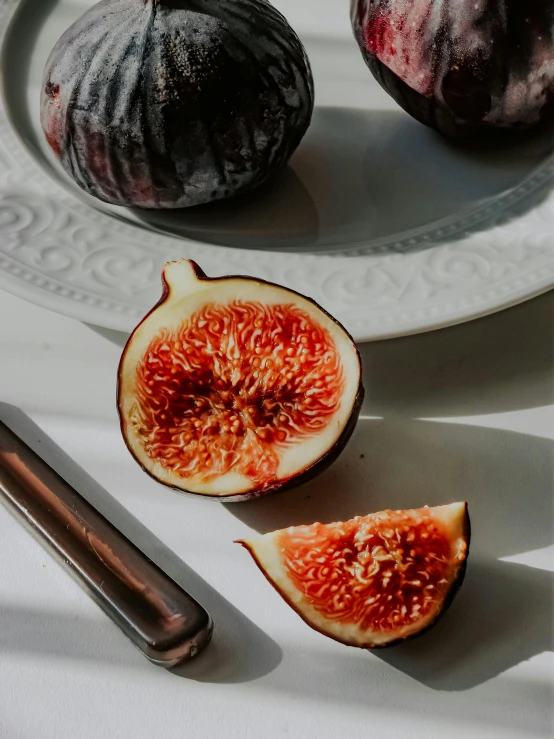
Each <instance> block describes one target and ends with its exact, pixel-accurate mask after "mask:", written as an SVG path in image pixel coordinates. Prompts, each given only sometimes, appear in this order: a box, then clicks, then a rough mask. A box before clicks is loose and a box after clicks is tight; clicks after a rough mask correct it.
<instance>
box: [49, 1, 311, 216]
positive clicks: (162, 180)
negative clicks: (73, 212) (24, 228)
mask: <svg viewBox="0 0 554 739" xmlns="http://www.w3.org/2000/svg"><path fill="white" fill-rule="evenodd" d="M313 104H314V100H313V79H312V75H311V71H310V66H309V62H308V59H307V57H306V54H305V51H304V48H303V46H302V44H301V43H300V41H299V39H298V37H297V36H296V34H295V33H294V31H293V30H292V28H291V27H290V26H289V25H288V23H287V22H286V20H285V19H284V17H283V16H282V15H281V14H280V13H278V11H277V10H275V9H274V8H273V7H272V6H271V5H270V4H269V2H266V0H216V1H214V0H141V1H140V2H138V1H137V0H102V1H101V2H99V3H98V4H97V5H94V6H93V7H91V8H90V9H89V10H88V11H87V12H86V13H85V14H84V15H83V16H82V17H81V18H80V19H79V20H78V21H76V23H74V24H73V25H72V26H71V28H69V29H68V30H67V31H66V32H65V34H64V35H63V36H62V37H61V39H60V40H59V41H58V43H57V44H56V46H55V47H54V49H53V51H52V53H51V55H50V58H49V59H48V62H47V65H46V69H45V72H44V80H43V86H42V96H41V123H42V128H43V130H44V133H45V136H46V139H47V141H48V143H49V145H50V147H51V149H52V150H53V152H54V153H55V155H56V156H57V157H58V159H59V161H60V163H61V165H62V167H63V168H64V170H65V171H66V172H67V174H69V175H70V177H72V179H73V180H74V181H75V182H76V183H77V185H79V186H80V187H81V188H82V189H83V190H85V191H86V192H87V193H89V194H90V195H92V196H93V197H95V198H98V199H99V200H102V201H105V202H108V203H111V204H114V205H120V206H128V207H136V208H143V209H164V208H186V207H190V206H194V205H199V204H203V203H207V202H211V201H214V200H219V199H222V198H227V197H231V196H234V195H237V194H239V193H245V192H248V191H250V190H252V189H254V188H256V187H258V186H259V185H261V184H263V183H264V182H265V181H267V180H268V179H270V178H271V177H273V176H275V174H276V173H277V172H279V171H280V170H281V169H282V168H283V167H284V166H285V165H286V163H287V161H288V160H289V159H290V157H291V156H292V154H293V152H294V151H295V149H296V148H297V146H298V144H299V143H300V141H301V139H302V137H303V136H304V133H305V132H306V130H307V128H308V126H309V124H310V120H311V116H312V111H313Z"/></svg>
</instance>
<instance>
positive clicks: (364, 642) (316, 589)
mask: <svg viewBox="0 0 554 739" xmlns="http://www.w3.org/2000/svg"><path fill="white" fill-rule="evenodd" d="M469 539H470V524H469V516H468V510H467V504H466V503H453V504H451V505H445V506H438V507H436V508H420V509H415V510H408V511H382V512H381V513H373V514H371V515H368V516H357V517H356V518H354V519H352V520H350V521H346V522H345V523H332V524H328V525H323V524H320V523H315V524H312V525H311V526H295V527H291V528H288V529H282V530H280V531H274V532H272V533H270V534H265V535H263V536H257V537H254V538H251V539H245V540H242V541H239V542H238V543H239V544H242V545H243V546H244V547H245V548H246V549H248V550H249V551H250V553H251V554H252V556H253V558H254V560H255V561H256V563H257V565H258V567H259V568H260V569H261V571H262V572H263V574H264V575H265V577H266V578H267V579H268V580H269V582H270V583H271V584H272V585H273V587H274V588H275V589H276V590H277V591H278V592H279V593H280V594H281V596H282V597H283V598H284V599H285V601H287V603H288V604H289V605H290V606H291V607H292V608H293V609H294V610H295V611H296V612H297V613H298V615H299V616H300V617H301V618H302V619H303V620H304V621H305V622H306V623H307V624H308V625H309V626H311V627H312V628H314V629H316V630H317V631H320V632H321V633H322V634H324V635H326V636H329V637H331V638H332V639H335V640H336V641H339V642H342V643H344V644H347V645H349V646H355V647H362V648H365V649H374V648H377V647H386V646H391V645H392V644H396V643H398V642H400V641H403V640H404V639H407V638H409V637H413V636H415V635H417V634H420V633H421V632H423V631H425V630H426V629H428V628H430V627H431V626H432V625H433V624H434V623H435V622H436V620H437V619H438V618H439V616H440V615H441V614H442V613H444V611H445V610H446V608H447V607H448V605H449V604H450V603H451V601H452V599H453V597H454V595H455V594H456V592H457V590H458V589H459V587H460V586H461V584H462V581H463V578H464V574H465V569H466V562H467V556H468V553H469Z"/></svg>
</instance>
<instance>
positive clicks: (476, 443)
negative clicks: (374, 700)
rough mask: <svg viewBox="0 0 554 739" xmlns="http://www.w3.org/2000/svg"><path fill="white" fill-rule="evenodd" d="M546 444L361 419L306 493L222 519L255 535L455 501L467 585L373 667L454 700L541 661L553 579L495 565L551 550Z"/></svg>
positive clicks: (552, 457)
mask: <svg viewBox="0 0 554 739" xmlns="http://www.w3.org/2000/svg"><path fill="white" fill-rule="evenodd" d="M553 469H554V445H553V443H552V441H551V440H549V439H542V438H538V437H533V436H528V435H525V434H519V433H512V432H507V431H500V430H496V429H490V428H481V427H475V426H464V425H459V424H449V423H433V422H426V421H411V420H401V419H397V420H391V421H383V420H370V419H362V420H361V421H360V423H359V424H358V427H357V429H356V431H355V433H354V436H353V439H352V441H351V442H350V444H349V445H348V447H347V449H346V450H345V452H344V453H343V455H342V456H341V457H340V459H339V460H338V461H337V462H336V463H335V464H334V465H333V466H332V467H331V468H330V469H329V470H327V471H326V472H325V473H323V474H322V475H321V476H320V477H318V478H317V479H316V480H314V481H312V482H310V483H308V484H307V485H305V486H303V487H301V488H299V489H297V490H296V491H291V492H287V493H283V494H281V495H279V496H276V497H274V498H266V499H261V500H259V501H254V502H252V503H244V504H241V505H236V504H235V505H232V504H228V505H227V509H228V510H229V511H230V512H231V513H232V514H233V515H234V516H236V517H237V518H239V519H240V520H241V521H243V522H244V523H246V524H247V525H248V526H250V527H252V528H253V529H255V530H257V531H260V532H264V533H265V532H267V531H273V530H275V529H279V528H284V527H286V526H291V525H297V524H302V523H311V522H313V521H323V522H329V521H337V520H339V521H340V520H346V519H349V518H351V517H353V516H355V515H363V514H364V513H370V512H372V511H379V510H383V509H386V508H394V509H404V508H416V507H420V506H423V505H431V506H432V505H441V504H444V503H448V502H452V501H456V500H466V501H468V503H469V512H470V516H471V520H472V541H471V550H470V558H469V564H468V574H467V580H466V583H465V585H464V587H463V588H462V590H461V591H460V594H459V595H458V597H457V598H456V600H455V602H454V605H453V607H452V608H451V610H450V611H449V612H448V613H447V614H446V615H445V618H444V620H443V621H442V622H440V623H439V624H438V625H437V627H436V628H435V629H433V630H432V631H431V632H430V633H429V634H427V635H426V636H425V638H423V639H421V640H420V641H418V640H414V641H413V642H407V643H406V644H405V645H401V646H399V647H396V648H394V649H392V650H390V651H386V650H385V651H379V652H377V653H376V654H377V656H378V657H379V658H380V659H382V660H385V661H386V662H387V663H389V664H390V665H392V666H394V667H396V668H397V669H399V670H401V671H402V672H405V673H406V674H407V675H410V676H411V677H413V678H415V679H417V680H418V681H420V682H422V683H424V684H425V685H427V686H429V687H432V688H435V689H440V690H452V691H455V690H465V689H468V688H471V687H473V686H476V685H479V684H480V683H483V682H485V681H487V680H489V679H490V678H492V677H494V676H495V675H499V674H501V673H502V672H504V671H505V670H507V669H508V668H510V667H513V666H515V665H517V664H519V663H520V662H522V661H525V660H527V659H530V658H531V657H533V656H534V655H536V654H540V653H541V652H544V651H547V650H551V649H553V643H552V636H553V634H552V624H553V622H554V610H553V585H554V579H553V578H554V575H553V574H552V573H550V572H546V571H543V570H536V569H533V568H530V567H525V566H523V565H520V564H514V563H510V562H502V561H498V559H497V558H498V557H504V556H508V555H514V554H518V553H521V552H526V551H529V550H533V549H537V548H541V547H546V546H548V545H549V544H551V543H552V541H553V500H552V470H553Z"/></svg>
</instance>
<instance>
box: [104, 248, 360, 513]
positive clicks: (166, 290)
mask: <svg viewBox="0 0 554 739" xmlns="http://www.w3.org/2000/svg"><path fill="white" fill-rule="evenodd" d="M180 263H186V264H188V265H190V269H191V274H193V275H194V280H196V281H198V282H200V283H202V282H205V283H208V284H210V285H211V284H214V285H216V286H217V284H221V283H224V282H226V281H229V280H240V281H241V282H243V281H244V282H246V283H248V282H250V283H252V284H253V285H256V286H263V285H266V286H268V287H269V288H278V289H281V290H286V293H287V294H289V295H290V296H291V298H294V296H296V297H297V298H299V299H301V300H302V301H303V302H306V303H308V304H311V305H313V306H314V307H315V308H316V309H317V311H318V312H320V313H321V314H322V315H323V316H325V317H326V318H327V319H328V320H330V321H331V322H332V323H333V324H335V325H336V326H337V327H338V328H339V329H340V331H341V332H342V333H343V334H344V336H345V338H346V339H348V340H349V342H351V345H352V348H353V349H354V351H355V356H356V364H357V373H358V377H359V380H358V383H357V388H356V394H355V397H354V400H353V402H352V404H351V410H350V413H349V416H348V419H347V421H346V423H345V424H344V427H343V428H342V431H341V433H340V436H339V437H338V438H337V439H336V440H335V441H334V443H333V444H332V446H331V447H330V448H329V449H327V451H325V453H324V454H322V455H321V456H320V457H319V458H318V459H317V460H316V461H314V462H313V463H311V464H310V465H309V466H306V467H305V468H304V469H302V470H301V471H299V472H296V473H295V474H293V475H291V476H290V477H288V478H284V479H283V478H281V479H278V480H275V482H274V483H273V484H270V485H263V486H260V487H258V488H252V489H250V490H247V491H244V492H239V493H230V494H228V495H223V494H221V495H220V494H206V493H203V492H198V491H194V490H189V489H187V488H186V487H185V485H184V484H183V485H182V486H181V485H177V484H172V483H171V482H168V481H166V480H163V479H160V477H159V476H158V475H156V474H155V473H154V472H153V471H152V470H151V469H149V468H148V466H147V465H146V464H144V462H143V461H142V460H141V459H139V457H138V456H137V452H136V450H135V449H134V448H133V445H132V443H131V441H130V436H129V433H128V431H127V424H128V419H127V418H126V415H125V412H124V411H123V406H124V391H123V380H122V377H123V375H124V366H125V363H126V360H127V355H128V353H129V351H130V349H131V347H132V346H133V342H134V336H135V334H136V333H137V332H138V331H139V330H140V329H141V327H142V326H143V324H144V323H145V322H146V321H147V320H148V319H149V318H150V317H151V316H153V315H154V314H155V313H156V312H157V311H158V310H159V309H160V308H161V307H163V306H164V305H165V304H166V303H169V301H171V300H172V291H173V287H174V286H172V285H170V281H169V280H168V279H167V270H168V268H171V267H172V265H175V264H179V262H169V263H168V264H166V265H165V267H164V270H163V272H162V296H161V298H160V300H159V301H158V303H157V304H156V305H155V306H154V307H153V308H152V310H151V311H149V312H148V313H147V315H146V316H145V317H144V318H143V319H142V321H141V322H140V323H139V324H138V326H137V327H136V328H135V330H134V331H133V333H132V334H131V336H130V337H129V339H128V341H127V344H126V346H125V348H124V350H123V354H122V356H121V360H120V363H119V368H118V383H117V409H118V414H119V419H120V428H121V433H122V436H123V440H124V442H125V444H126V446H127V448H128V450H129V452H130V453H131V455H132V457H133V458H134V459H135V461H136V462H137V463H138V464H139V466H140V467H141V468H142V469H143V471H144V472H146V474H147V475H149V477H151V478H152V479H154V480H156V482H158V483H160V484H162V485H164V486H165V487H168V488H170V489H171V490H174V491H176V492H179V493H182V494H185V495H191V496H195V497H203V498H210V499H214V500H217V501H218V502H220V503H232V502H237V503H238V502H245V501H249V500H253V499H255V498H259V497H266V496H268V495H273V494H275V493H279V492H284V491H286V490H290V489H292V488H295V487H297V486H299V485H301V484H303V483H305V482H308V481H309V480H312V479H313V478H315V477H317V475H319V474H321V473H322V472H324V471H325V470H326V469H327V468H328V467H329V466H330V465H331V464H333V462H335V460H336V459H337V458H338V457H339V455H340V454H341V453H342V451H343V450H344V448H345V447H346V445H347V443H348V441H349V440H350V437H351V436H352V434H353V432H354V429H355V428H356V424H357V421H358V416H359V414H360V411H361V407H362V404H363V400H364V395H365V391H364V387H363V382H362V367H361V357H360V354H359V351H358V349H357V348H356V346H355V344H354V340H353V339H352V337H351V336H350V334H348V332H347V331H346V329H344V327H343V326H342V325H341V324H340V323H339V322H338V321H337V320H336V319H335V318H334V317H333V316H332V315H330V314H329V313H327V311H325V310H324V309H323V308H321V306H319V305H318V304H317V303H316V302H315V301H314V300H312V299H311V298H307V297H306V296H304V295H301V294H300V293H298V292H296V291H294V290H290V289H288V288H282V287H281V286H280V285H276V284H274V283H271V282H268V281H266V280H262V279H258V278H253V277H245V276H242V275H229V276H225V277H213V278H212V277H208V276H207V275H206V274H205V272H204V271H203V270H202V269H201V268H200V267H199V265H198V264H196V262H194V261H192V260H180Z"/></svg>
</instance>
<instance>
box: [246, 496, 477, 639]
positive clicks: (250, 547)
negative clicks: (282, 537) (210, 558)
mask: <svg viewBox="0 0 554 739" xmlns="http://www.w3.org/2000/svg"><path fill="white" fill-rule="evenodd" d="M452 505H453V506H456V505H458V506H459V505H463V513H462V518H461V531H460V537H459V539H460V541H463V542H465V556H464V559H463V560H462V561H461V562H460V563H459V565H458V569H457V572H456V577H455V579H454V580H453V581H452V583H451V584H450V587H449V590H448V592H447V593H446V595H445V597H444V600H443V601H442V604H441V607H440V610H439V611H438V612H437V614H436V616H435V617H434V618H433V619H432V620H431V621H430V622H428V623H427V624H426V625H425V626H423V627H422V628H420V629H419V630H417V631H415V632H413V633H410V634H408V635H407V636H403V637H398V638H391V639H390V641H385V642H381V643H374V642H372V641H370V640H368V641H367V642H366V643H360V642H359V641H356V642H355V641H353V640H352V638H350V639H349V638H348V637H346V636H345V637H341V636H340V635H338V634H337V633H330V632H329V631H327V630H326V629H325V627H324V626H322V625H321V624H319V625H318V624H317V623H314V621H313V619H312V618H311V617H310V616H309V615H308V614H307V613H304V612H303V610H302V606H300V605H297V604H296V603H295V602H294V601H293V599H292V598H291V597H290V595H289V593H287V592H286V590H285V588H284V587H283V586H282V584H280V583H279V582H278V581H277V579H276V578H275V577H272V576H271V575H270V574H269V573H268V570H267V569H266V567H265V566H264V563H263V562H262V557H260V555H259V552H258V551H257V550H258V547H259V541H260V540H263V539H264V536H259V537H257V538H255V539H253V540H247V539H240V540H237V541H235V543H236V544H240V545H241V546H242V547H244V548H245V549H246V550H247V551H248V552H249V553H250V555H251V556H252V558H253V560H254V562H255V563H256V565H257V567H258V569H259V570H260V571H261V572H262V574H263V575H264V577H265V578H266V580H267V581H268V582H269V583H270V585H271V586H272V587H273V588H274V589H275V590H276V591H277V592H278V593H279V595H280V596H281V597H282V598H283V600H284V601H285V602H286V603H287V605H289V606H290V607H291V608H292V609H293V610H294V611H295V612H296V613H297V615H298V616H300V618H301V619H302V620H303V621H304V623H306V624H307V625H308V626H309V627H310V628H311V629H313V630H314V631H318V632H319V633H320V634H322V635H323V636H326V637H328V638H330V639H333V640H334V641H337V642H339V643H340V644H344V645H345V646H348V647H356V648H359V649H365V650H370V651H373V650H375V649H388V648H389V647H394V646H397V645H399V644H402V643H404V642H406V641H409V640H411V639H415V638H418V637H420V636H422V635H424V634H426V633H427V632H428V631H429V630H430V629H432V628H433V626H435V625H436V623H437V622H438V621H439V620H440V619H441V617H442V616H443V615H444V614H445V613H446V611H447V610H448V609H449V608H450V606H451V605H452V602H453V601H454V598H455V597H456V595H457V593H458V592H459V590H460V588H461V587H462V585H463V582H464V579H465V574H466V570H467V561H468V557H469V551H470V541H471V523H470V518H469V512H468V505H467V503H463V504H452ZM443 508H446V506H443ZM431 510H433V509H431ZM435 510H436V509H435ZM383 513H387V512H383ZM374 515H379V514H374ZM315 525H317V524H314V526H315ZM330 526H334V524H330ZM295 528H297V529H298V528H301V527H291V528H290V529H284V530H283V531H275V532H272V533H271V534H266V535H265V536H266V537H270V536H271V537H272V536H276V535H279V534H281V533H286V532H290V531H294V529H295ZM266 556H267V555H266Z"/></svg>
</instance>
